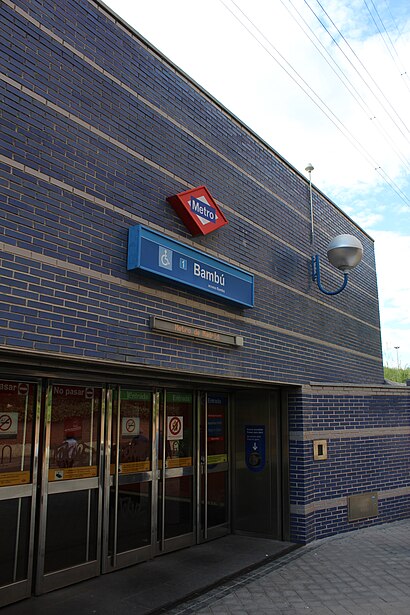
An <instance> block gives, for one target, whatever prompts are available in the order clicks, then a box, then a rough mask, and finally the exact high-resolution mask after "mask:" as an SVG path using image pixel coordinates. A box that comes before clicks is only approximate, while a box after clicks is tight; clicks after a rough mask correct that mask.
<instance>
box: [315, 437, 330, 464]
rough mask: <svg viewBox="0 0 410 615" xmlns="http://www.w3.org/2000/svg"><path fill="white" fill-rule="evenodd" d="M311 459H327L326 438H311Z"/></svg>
mask: <svg viewBox="0 0 410 615" xmlns="http://www.w3.org/2000/svg"><path fill="white" fill-rule="evenodd" d="M313 459H314V460H315V461H324V460H326V459H327V440H313Z"/></svg>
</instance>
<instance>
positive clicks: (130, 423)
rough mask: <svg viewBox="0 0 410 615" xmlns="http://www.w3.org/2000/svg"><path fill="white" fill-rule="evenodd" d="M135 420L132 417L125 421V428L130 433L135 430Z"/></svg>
mask: <svg viewBox="0 0 410 615" xmlns="http://www.w3.org/2000/svg"><path fill="white" fill-rule="evenodd" d="M135 427H136V425H135V421H134V419H127V422H126V423H125V429H126V430H127V431H128V433H132V432H133V431H135Z"/></svg>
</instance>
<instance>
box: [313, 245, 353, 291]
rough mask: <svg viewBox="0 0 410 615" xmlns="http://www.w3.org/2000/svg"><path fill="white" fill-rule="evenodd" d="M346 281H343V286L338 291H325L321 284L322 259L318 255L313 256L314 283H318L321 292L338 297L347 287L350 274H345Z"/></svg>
mask: <svg viewBox="0 0 410 615" xmlns="http://www.w3.org/2000/svg"><path fill="white" fill-rule="evenodd" d="M343 275H344V279H343V284H342V285H341V287H340V288H338V289H337V290H325V289H324V288H323V286H322V283H321V279H320V259H319V254H316V255H315V256H312V280H313V281H314V282H316V284H317V285H318V288H319V290H320V291H321V292H322V293H324V294H325V295H338V294H339V293H341V292H342V290H344V289H345V288H346V286H347V281H348V274H347V273H344V274H343Z"/></svg>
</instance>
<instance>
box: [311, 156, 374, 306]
mask: <svg viewBox="0 0 410 615" xmlns="http://www.w3.org/2000/svg"><path fill="white" fill-rule="evenodd" d="M313 170H314V166H313V164H312V163H311V162H309V164H308V165H307V166H306V168H305V171H306V172H307V173H309V196H310V243H311V244H312V246H313V244H314V243H315V232H314V217H313V198H312V171H313ZM362 256H363V246H362V244H361V243H360V241H359V240H358V239H356V237H354V236H353V235H337V237H334V239H332V241H331V242H330V243H329V245H328V246H327V257H328V259H329V261H330V264H331V265H333V266H334V267H336V269H340V271H342V272H343V274H344V278H343V284H342V285H341V286H340V288H338V289H337V290H326V289H324V288H323V286H322V282H321V279H320V259H319V254H315V255H314V256H312V280H313V281H314V282H316V283H317V285H318V288H319V290H320V291H321V292H322V293H324V294H325V295H338V294H339V293H341V292H342V290H344V289H345V288H346V285H347V281H348V274H347V272H348V271H351V270H352V269H354V268H355V267H357V265H358V264H359V263H360V261H361V260H362Z"/></svg>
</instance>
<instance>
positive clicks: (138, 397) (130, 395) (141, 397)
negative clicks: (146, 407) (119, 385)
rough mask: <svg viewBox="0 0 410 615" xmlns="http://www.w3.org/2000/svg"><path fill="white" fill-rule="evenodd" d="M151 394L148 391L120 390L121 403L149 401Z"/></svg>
mask: <svg viewBox="0 0 410 615" xmlns="http://www.w3.org/2000/svg"><path fill="white" fill-rule="evenodd" d="M150 400H151V393H150V392H149V391H130V390H127V389H121V401H150Z"/></svg>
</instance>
